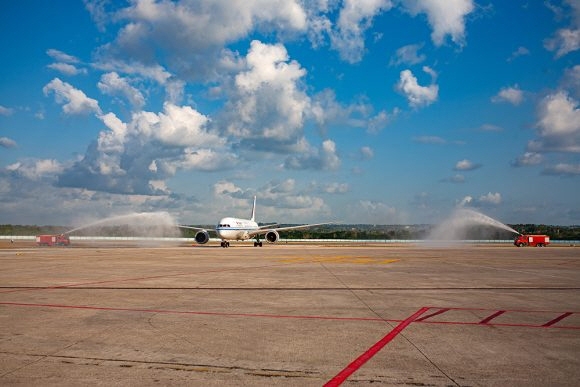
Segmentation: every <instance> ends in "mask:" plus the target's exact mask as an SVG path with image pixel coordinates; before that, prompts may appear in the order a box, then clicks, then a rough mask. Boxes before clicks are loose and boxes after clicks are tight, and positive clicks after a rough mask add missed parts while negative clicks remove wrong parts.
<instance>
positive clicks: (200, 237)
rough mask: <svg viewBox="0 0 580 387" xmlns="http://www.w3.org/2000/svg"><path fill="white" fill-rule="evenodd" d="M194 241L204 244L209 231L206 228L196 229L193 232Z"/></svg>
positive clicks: (207, 239)
mask: <svg viewBox="0 0 580 387" xmlns="http://www.w3.org/2000/svg"><path fill="white" fill-rule="evenodd" d="M195 241H196V242H197V243H199V244H200V245H203V244H206V243H207V242H208V241H209V233H208V232H207V231H206V230H201V231H198V232H197V233H196V234H195Z"/></svg>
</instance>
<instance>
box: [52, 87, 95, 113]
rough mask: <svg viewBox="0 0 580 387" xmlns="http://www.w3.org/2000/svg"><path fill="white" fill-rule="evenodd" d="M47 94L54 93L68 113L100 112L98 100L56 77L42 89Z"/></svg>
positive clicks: (57, 100)
mask: <svg viewBox="0 0 580 387" xmlns="http://www.w3.org/2000/svg"><path fill="white" fill-rule="evenodd" d="M42 91H43V92H44V94H45V95H48V94H49V93H51V92H52V93H54V97H55V99H56V102H57V103H59V104H62V105H63V106H62V110H63V111H64V112H65V113H66V114H87V113H98V114H100V112H101V109H100V108H99V103H98V102H97V100H95V99H92V98H89V97H87V96H86V95H85V93H83V92H82V91H81V90H79V89H75V88H74V87H73V86H71V85H70V84H68V83H66V82H63V81H61V80H60V79H58V78H54V79H53V80H52V81H50V82H49V83H48V84H47V85H46V86H44V88H43V89H42Z"/></svg>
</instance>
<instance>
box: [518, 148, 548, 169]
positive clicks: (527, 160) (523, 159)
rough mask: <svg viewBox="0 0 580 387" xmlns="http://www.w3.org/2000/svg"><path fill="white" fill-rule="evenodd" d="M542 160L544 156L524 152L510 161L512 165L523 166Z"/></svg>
mask: <svg viewBox="0 0 580 387" xmlns="http://www.w3.org/2000/svg"><path fill="white" fill-rule="evenodd" d="M543 161H544V156H542V155H541V154H539V153H535V152H526V153H524V154H523V155H521V156H519V157H518V158H517V159H515V160H514V161H513V162H512V165H513V166H514V167H525V166H529V165H538V164H541V163H542V162H543Z"/></svg>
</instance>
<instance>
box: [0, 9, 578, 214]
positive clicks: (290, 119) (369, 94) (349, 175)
mask: <svg viewBox="0 0 580 387" xmlns="http://www.w3.org/2000/svg"><path fill="white" fill-rule="evenodd" d="M0 11H1V14H2V18H3V20H2V23H0V34H1V36H2V41H3V48H4V49H3V50H2V51H0V61H1V63H2V66H1V67H0V74H1V81H0V214H1V215H0V223H15V224H61V225H79V224H82V222H86V221H88V220H94V219H100V218H104V217H108V216H115V215H122V214H127V213H131V212H157V211H167V212H169V213H170V214H171V215H173V216H174V218H175V219H176V221H178V222H180V223H188V224H207V223H210V224H211V223H214V222H216V221H217V220H218V219H219V218H220V217H221V216H222V215H238V216H245V215H247V213H248V211H249V206H250V202H251V198H252V197H253V196H254V195H257V196H258V213H257V216H258V218H259V220H261V221H265V222H266V221H267V222H280V223H299V222H320V221H331V220H339V221H343V222H346V223H373V224H414V223H438V222H440V221H441V220H442V219H444V218H446V217H447V216H448V215H449V214H450V213H451V212H452V211H453V209H455V208H457V207H469V208H473V209H476V210H478V211H480V212H483V213H484V214H486V215H488V216H491V217H493V218H495V219H498V220H500V221H502V222H505V223H547V224H561V225H569V224H579V223H580V199H578V197H579V196H578V195H579V191H580V106H579V101H580V60H579V59H580V1H578V0H561V1H556V0H550V1H515V0H514V1H473V0H364V1H363V0H360V1H339V0H318V1H299V0H280V1H276V0H244V1H231V0H197V1H166V0H164V1H154V0H133V1H128V2H119V1H115V2H113V1H107V0H86V1H84V2H82V1H78V2H73V1H67V2H46V1H41V0H38V1H26V0H24V1H19V2H3V3H2V4H1V5H0Z"/></svg>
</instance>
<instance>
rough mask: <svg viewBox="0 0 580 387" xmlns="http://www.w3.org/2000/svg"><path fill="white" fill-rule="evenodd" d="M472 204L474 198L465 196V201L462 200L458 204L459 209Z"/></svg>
mask: <svg viewBox="0 0 580 387" xmlns="http://www.w3.org/2000/svg"><path fill="white" fill-rule="evenodd" d="M471 202H473V198H472V197H471V196H469V195H468V196H465V197H464V198H463V199H461V200H460V201H459V202H458V203H457V207H466V206H468V205H470V204H471Z"/></svg>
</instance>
